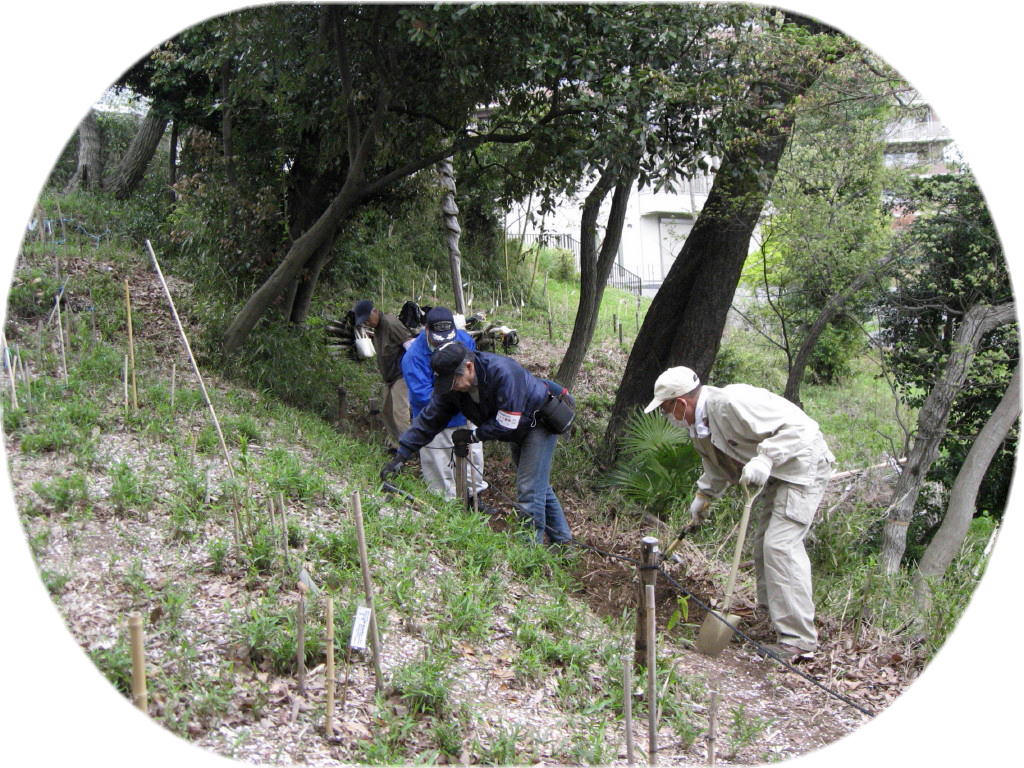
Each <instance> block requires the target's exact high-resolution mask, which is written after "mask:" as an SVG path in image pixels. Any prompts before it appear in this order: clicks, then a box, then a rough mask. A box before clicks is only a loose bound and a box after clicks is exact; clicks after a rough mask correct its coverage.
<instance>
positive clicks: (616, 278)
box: [608, 263, 643, 296]
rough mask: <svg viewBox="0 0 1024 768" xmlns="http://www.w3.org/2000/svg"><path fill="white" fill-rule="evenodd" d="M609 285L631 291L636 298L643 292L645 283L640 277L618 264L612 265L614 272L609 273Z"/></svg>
mask: <svg viewBox="0 0 1024 768" xmlns="http://www.w3.org/2000/svg"><path fill="white" fill-rule="evenodd" d="M608 285H610V286H612V287H614V288H621V289H622V290H624V291H629V292H630V293H632V294H633V295H635V296H639V295H640V292H641V290H643V281H642V280H641V279H640V275H637V274H635V273H633V272H630V271H629V270H628V269H626V268H625V267H624V266H622V265H621V264H618V263H616V264H612V270H611V272H609V273H608Z"/></svg>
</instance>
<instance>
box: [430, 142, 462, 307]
mask: <svg viewBox="0 0 1024 768" xmlns="http://www.w3.org/2000/svg"><path fill="white" fill-rule="evenodd" d="M437 170H438V173H440V174H441V186H442V188H443V189H444V194H443V195H442V197H441V217H442V218H443V219H444V229H445V241H446V242H447V244H448V264H449V266H450V267H451V273H452V293H453V294H454V295H455V312H456V313H457V314H460V315H462V316H465V315H466V299H465V298H464V297H463V295H462V253H461V252H460V251H459V237H460V236H461V235H462V227H460V226H459V206H458V205H457V204H456V203H455V170H454V169H453V168H452V159H451V158H450V157H449V158H445V159H444V160H442V161H441V162H440V163H438V164H437Z"/></svg>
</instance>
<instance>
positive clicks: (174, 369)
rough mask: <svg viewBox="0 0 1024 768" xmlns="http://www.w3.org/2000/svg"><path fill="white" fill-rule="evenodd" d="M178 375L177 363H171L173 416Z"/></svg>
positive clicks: (172, 414)
mask: <svg viewBox="0 0 1024 768" xmlns="http://www.w3.org/2000/svg"><path fill="white" fill-rule="evenodd" d="M177 374H178V365H177V363H171V416H172V417H173V416H174V388H175V385H176V384H177V381H176V378H177Z"/></svg>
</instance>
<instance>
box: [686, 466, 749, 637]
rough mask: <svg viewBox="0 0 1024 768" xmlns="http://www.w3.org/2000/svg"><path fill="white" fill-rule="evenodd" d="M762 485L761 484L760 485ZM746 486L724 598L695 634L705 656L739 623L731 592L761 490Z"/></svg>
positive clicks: (730, 635)
mask: <svg viewBox="0 0 1024 768" xmlns="http://www.w3.org/2000/svg"><path fill="white" fill-rule="evenodd" d="M762 487H763V486H762ZM751 491H752V489H750V488H749V487H748V488H747V500H746V503H745V504H744V505H743V515H742V517H740V529H739V531H738V532H737V534H736V552H735V553H734V554H733V556H732V568H731V569H730V570H729V581H728V582H727V583H726V585H725V600H724V601H723V603H722V610H721V611H720V612H719V611H712V613H713V614H715V615H712V613H709V614H708V615H707V616H705V617H704V623H703V624H702V625H701V627H700V632H699V633H698V634H697V642H696V644H695V645H696V647H697V650H698V651H700V652H701V653H703V654H704V655H705V656H717V655H718V654H720V653H721V652H722V650H723V649H724V648H725V646H726V645H728V644H729V640H731V639H732V635H733V632H732V630H733V629H734V628H735V627H736V626H737V625H738V624H739V621H740V617H739V616H737V615H736V614H731V613H729V608H730V607H731V606H732V593H733V589H734V588H735V587H736V574H737V572H738V571H739V569H740V556H741V555H742V553H743V543H744V542H745V541H746V538H747V523H749V522H750V508H751V506H752V505H753V503H754V499H756V498H757V495H758V494H759V493H760V492H761V488H758V489H757V490H753V492H751Z"/></svg>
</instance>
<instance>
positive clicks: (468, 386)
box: [381, 341, 572, 543]
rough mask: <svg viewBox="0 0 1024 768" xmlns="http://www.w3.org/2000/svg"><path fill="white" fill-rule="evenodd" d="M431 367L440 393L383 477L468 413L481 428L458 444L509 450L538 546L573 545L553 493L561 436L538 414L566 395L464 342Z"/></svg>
mask: <svg viewBox="0 0 1024 768" xmlns="http://www.w3.org/2000/svg"><path fill="white" fill-rule="evenodd" d="M430 364H431V367H432V368H433V370H434V373H435V374H437V378H436V379H435V381H434V392H433V395H432V396H431V399H430V402H429V403H428V404H427V405H426V407H425V408H424V409H423V410H422V411H421V412H420V414H419V416H417V417H416V419H415V420H414V421H413V423H412V426H410V427H409V429H407V430H406V431H405V432H404V433H403V434H402V436H401V437H400V438H399V440H398V453H397V454H396V456H395V458H393V459H392V460H391V461H389V462H388V463H387V464H386V465H385V466H384V468H383V469H382V470H381V479H382V480H387V479H388V478H390V477H391V476H392V475H394V474H395V473H397V472H398V471H399V470H400V469H401V467H402V464H404V463H405V461H406V460H407V459H408V458H409V457H410V456H412V455H413V454H414V453H415V452H416V451H418V450H419V449H420V448H422V447H423V446H424V445H426V444H427V443H429V442H430V441H431V440H432V439H433V438H434V435H436V434H437V433H438V432H440V431H441V430H442V429H444V428H445V425H446V424H448V422H449V421H450V420H451V418H452V416H454V415H455V414H456V413H462V414H464V415H465V416H466V418H468V419H469V420H470V421H471V422H473V423H474V424H476V425H477V426H476V428H475V429H462V430H456V433H455V435H454V440H455V442H456V443H460V442H462V443H475V442H477V441H484V440H502V441H504V442H507V443H509V444H510V447H511V450H512V460H513V461H514V462H515V464H516V492H517V496H518V502H519V507H520V509H521V510H522V512H523V514H524V515H526V516H527V517H528V518H529V519H531V520H532V522H533V527H534V531H535V534H536V537H537V541H538V542H543V541H544V534H545V533H546V534H547V536H548V538H549V539H550V541H551V542H552V543H561V542H567V541H571V540H572V531H570V530H569V524H568V523H567V522H566V520H565V513H564V512H563V511H562V505H561V504H560V503H559V501H558V497H557V496H555V492H554V489H553V488H552V487H551V457H552V455H553V454H554V451H555V443H556V442H557V440H558V435H557V434H556V433H555V432H553V431H552V430H551V429H550V428H549V427H548V425H547V424H546V423H545V422H544V421H543V419H541V417H540V416H539V414H538V412H539V411H540V410H541V408H543V407H544V406H545V405H546V404H547V403H548V401H549V400H550V399H551V398H552V397H557V396H559V395H561V394H563V393H564V392H565V390H563V389H562V388H561V387H560V386H559V385H557V384H555V383H554V382H549V381H545V380H544V379H538V378H537V377H535V376H533V375H532V374H531V373H530V372H529V371H527V370H526V369H525V368H523V366H521V365H520V364H519V363H517V362H516V361H515V360H512V359H511V358H508V357H503V356H502V355H494V354H490V353H487V352H473V351H471V350H469V349H467V348H466V347H465V345H463V344H461V343H459V342H458V341H454V342H450V343H448V344H445V345H444V346H442V347H440V348H439V349H438V350H437V351H436V352H434V354H433V357H432V358H431V361H430ZM460 433H461V434H460Z"/></svg>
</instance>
